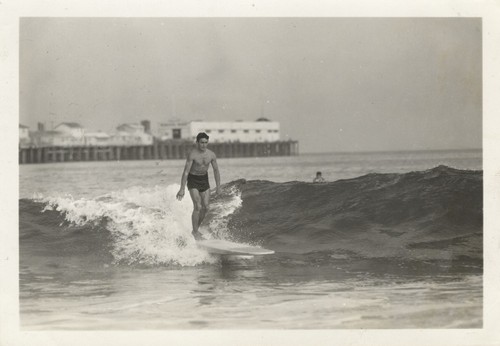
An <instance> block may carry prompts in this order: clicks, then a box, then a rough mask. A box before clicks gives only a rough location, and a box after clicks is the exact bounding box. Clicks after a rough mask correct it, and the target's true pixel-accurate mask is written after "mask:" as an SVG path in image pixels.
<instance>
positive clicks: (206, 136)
mask: <svg viewBox="0 0 500 346" xmlns="http://www.w3.org/2000/svg"><path fill="white" fill-rule="evenodd" d="M202 138H206V139H207V141H208V138H209V137H208V135H207V134H206V133H205V132H200V133H198V136H196V142H199V141H200V139H202Z"/></svg>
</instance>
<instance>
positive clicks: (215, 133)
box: [153, 118, 280, 143]
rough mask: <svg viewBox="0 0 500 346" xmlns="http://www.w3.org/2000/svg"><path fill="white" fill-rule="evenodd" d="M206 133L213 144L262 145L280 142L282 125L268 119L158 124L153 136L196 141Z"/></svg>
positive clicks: (176, 121)
mask: <svg viewBox="0 0 500 346" xmlns="http://www.w3.org/2000/svg"><path fill="white" fill-rule="evenodd" d="M199 132H206V133H207V134H208V135H209V136H210V142H211V143H226V142H228V143H231V142H241V143H250V142H256V143H262V142H276V141H279V140H280V123H279V122H277V121H271V120H269V119H266V118H259V119H257V120H256V121H201V120H195V121H182V120H171V121H168V122H165V123H160V124H157V126H156V128H155V129H153V134H154V135H155V136H156V137H157V138H159V139H160V140H172V139H176V140H194V139H195V138H196V135H197V134H198V133H199Z"/></svg>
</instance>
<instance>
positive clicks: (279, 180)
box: [19, 150, 483, 330]
mask: <svg viewBox="0 0 500 346" xmlns="http://www.w3.org/2000/svg"><path fill="white" fill-rule="evenodd" d="M218 161H219V167H220V170H221V178H222V183H223V191H222V194H221V195H219V196H214V197H213V198H212V202H211V209H210V211H209V213H208V215H207V218H206V220H205V221H206V222H204V225H203V231H204V232H208V231H210V232H211V233H212V234H213V236H216V237H220V238H223V239H228V240H232V241H236V242H240V243H244V244H251V245H261V246H263V247H266V248H269V249H272V250H275V252H276V253H275V254H274V255H270V256H263V257H255V258H253V259H248V258H247V259H242V258H221V257H218V256H212V255H209V254H208V253H206V252H205V251H203V250H201V249H199V248H197V247H196V244H195V242H194V240H193V239H192V238H191V236H190V231H191V226H190V222H191V221H190V215H191V211H192V203H191V201H190V199H189V198H185V199H184V200H182V201H180V202H179V201H177V200H176V199H175V195H176V193H177V191H178V189H179V183H180V176H181V172H182V169H183V166H184V161H183V160H165V161H123V162H85V163H83V162H78V163H59V164H43V165H22V166H20V186H19V189H20V190H19V192H20V200H19V224H20V229H19V251H20V277H19V279H20V317H21V327H22V328H23V329H24V330H108V329H112V330H138V329H139V330H144V329H156V330H158V329H166V330H186V329H188V330H189V329H193V330H198V329H359V328H374V329H387V328H391V329H397V328H433V329H435V328H443V329H444V328H481V327H482V325H483V321H482V312H483V303H482V302H483V275H482V274H483V248H482V242H483V205H482V197H483V190H482V181H483V174H482V153H481V151H477V150H470V151H433V152H392V153H391V152H387V153H357V154H352V153H336V154H304V155H300V156H294V157H278V158H276V157H274V158H239V159H219V160H218ZM318 170H319V171H322V172H323V176H324V177H325V179H326V180H327V182H326V183H323V184H313V183H311V181H312V179H313V178H314V176H315V173H316V171H318ZM209 175H210V180H211V183H212V186H215V183H214V180H213V175H212V172H211V171H210V172H209ZM207 234H208V233H207Z"/></svg>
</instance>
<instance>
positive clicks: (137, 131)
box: [109, 124, 153, 145]
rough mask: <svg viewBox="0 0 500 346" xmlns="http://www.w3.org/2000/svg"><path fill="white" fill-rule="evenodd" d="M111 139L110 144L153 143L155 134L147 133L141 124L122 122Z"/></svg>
mask: <svg viewBox="0 0 500 346" xmlns="http://www.w3.org/2000/svg"><path fill="white" fill-rule="evenodd" d="M116 130H117V132H116V133H115V134H113V135H112V136H111V137H110V139H109V144H110V145H151V144H153V135H151V134H149V133H146V132H145V130H144V126H143V125H141V124H122V125H120V126H118V127H117V128H116Z"/></svg>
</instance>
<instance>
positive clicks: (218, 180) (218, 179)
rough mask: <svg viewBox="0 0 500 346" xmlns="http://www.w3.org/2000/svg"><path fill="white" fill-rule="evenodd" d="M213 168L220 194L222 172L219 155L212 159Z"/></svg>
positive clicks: (217, 191)
mask: <svg viewBox="0 0 500 346" xmlns="http://www.w3.org/2000/svg"><path fill="white" fill-rule="evenodd" d="M212 168H213V169H214V178H215V184H216V185H217V190H216V193H217V194H220V173H219V165H218V164H217V157H215V154H214V157H213V159H212Z"/></svg>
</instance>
